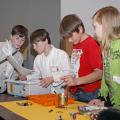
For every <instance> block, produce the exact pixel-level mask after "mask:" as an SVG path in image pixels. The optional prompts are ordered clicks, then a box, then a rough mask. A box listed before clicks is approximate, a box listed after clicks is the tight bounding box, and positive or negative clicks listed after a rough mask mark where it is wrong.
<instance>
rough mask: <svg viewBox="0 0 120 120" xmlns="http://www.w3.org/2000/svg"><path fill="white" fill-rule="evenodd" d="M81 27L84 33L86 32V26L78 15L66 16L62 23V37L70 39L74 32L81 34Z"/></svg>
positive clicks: (60, 29)
mask: <svg viewBox="0 0 120 120" xmlns="http://www.w3.org/2000/svg"><path fill="white" fill-rule="evenodd" d="M79 26H81V27H82V28H83V32H85V28H84V24H83V22H82V20H81V19H80V18H79V17H78V16H77V15H75V14H70V15H66V16H65V17H64V18H63V20H62V21H61V23H60V28H59V31H60V35H61V36H62V37H63V38H68V37H70V36H71V34H72V33H73V32H79Z"/></svg>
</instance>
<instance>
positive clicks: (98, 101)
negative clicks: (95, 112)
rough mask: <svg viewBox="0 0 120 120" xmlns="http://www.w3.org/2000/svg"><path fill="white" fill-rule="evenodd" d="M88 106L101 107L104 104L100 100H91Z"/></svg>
mask: <svg viewBox="0 0 120 120" xmlns="http://www.w3.org/2000/svg"><path fill="white" fill-rule="evenodd" d="M88 104H89V105H95V106H100V107H103V106H104V104H105V102H104V101H101V100H100V99H93V100H91V101H90V102H89V103H88Z"/></svg>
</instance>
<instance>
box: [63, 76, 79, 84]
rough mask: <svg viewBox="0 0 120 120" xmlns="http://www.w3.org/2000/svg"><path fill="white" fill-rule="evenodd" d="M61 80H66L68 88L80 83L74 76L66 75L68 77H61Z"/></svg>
mask: <svg viewBox="0 0 120 120" xmlns="http://www.w3.org/2000/svg"><path fill="white" fill-rule="evenodd" d="M61 79H62V80H64V81H65V82H66V84H67V85H68V86H76V85H78V81H77V80H76V78H75V77H74V76H73V75H66V76H63V77H61Z"/></svg>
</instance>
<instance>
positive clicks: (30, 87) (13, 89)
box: [6, 80, 50, 97]
mask: <svg viewBox="0 0 120 120" xmlns="http://www.w3.org/2000/svg"><path fill="white" fill-rule="evenodd" d="M6 82H7V92H8V94H11V95H15V96H22V97H26V96H28V95H35V94H49V93H50V88H49V87H47V88H43V87H42V86H40V81H39V80H33V81H20V80H18V81H15V80H6Z"/></svg>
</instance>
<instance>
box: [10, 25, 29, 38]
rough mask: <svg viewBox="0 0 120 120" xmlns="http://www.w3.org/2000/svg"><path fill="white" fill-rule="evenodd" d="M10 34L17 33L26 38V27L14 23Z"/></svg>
mask: <svg viewBox="0 0 120 120" xmlns="http://www.w3.org/2000/svg"><path fill="white" fill-rule="evenodd" d="M11 34H12V35H19V37H25V39H28V29H27V28H26V27H24V26H23V25H16V26H14V27H13V28H12V32H11Z"/></svg>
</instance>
